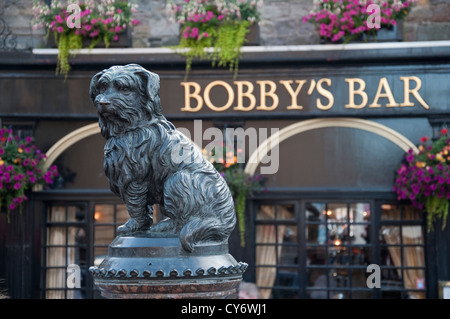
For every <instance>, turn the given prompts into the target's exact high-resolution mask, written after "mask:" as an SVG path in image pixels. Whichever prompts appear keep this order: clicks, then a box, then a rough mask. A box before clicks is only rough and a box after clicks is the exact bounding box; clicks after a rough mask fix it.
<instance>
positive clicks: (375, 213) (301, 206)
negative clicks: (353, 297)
mask: <svg viewBox="0 0 450 319" xmlns="http://www.w3.org/2000/svg"><path fill="white" fill-rule="evenodd" d="M308 202H327V203H339V202H341V203H348V205H350V204H351V203H361V202H364V203H369V204H370V209H371V212H370V213H371V214H370V220H369V223H368V225H369V228H370V230H368V236H369V237H370V241H369V243H368V244H365V245H364V246H366V247H368V248H369V249H370V261H371V263H373V264H377V265H380V266H381V270H382V271H383V266H382V265H381V250H380V249H381V244H380V243H379V240H378V236H379V231H380V228H381V226H383V225H386V221H382V220H381V205H382V204H393V205H394V204H395V205H398V206H401V207H403V205H408V203H400V202H398V201H397V200H396V199H395V197H394V196H393V194H392V193H391V192H342V191H341V192H326V193H325V192H323V191H322V192H317V191H314V192H306V193H299V192H290V193H289V192H286V191H284V192H283V193H280V194H277V193H276V192H270V191H268V192H266V193H265V194H262V195H259V196H258V195H256V196H254V197H252V198H251V199H250V200H249V204H248V211H249V213H250V218H249V219H250V221H251V224H252V225H251V229H250V232H249V235H248V236H249V237H251V239H250V243H251V245H250V252H251V255H252V257H251V258H250V259H249V262H251V263H253V266H251V267H249V271H250V273H249V274H247V276H246V278H247V280H251V281H255V282H256V268H257V267H259V265H257V264H256V243H255V236H256V225H258V224H261V221H260V220H257V218H256V214H257V212H258V206H259V205H283V204H294V205H297V207H298V208H297V212H296V221H298V226H297V227H298V229H297V234H298V240H299V242H298V253H299V264H298V265H297V269H298V274H299V278H298V287H297V289H298V298H302V299H304V298H307V297H308V296H307V289H306V287H307V281H308V276H307V275H306V273H307V270H308V266H307V265H306V249H302V247H303V248H306V242H307V238H306V237H305V236H303V238H302V236H301V235H300V234H304V232H305V227H307V224H306V216H305V211H306V203H308ZM347 207H348V206H347ZM402 209H403V208H402ZM347 221H348V216H347ZM263 223H264V224H270V220H267V221H264V222H263ZM280 223H282V224H286V222H285V221H283V222H280V221H277V222H276V223H275V225H279V224H280ZM396 223H397V224H398V225H399V226H410V225H418V226H421V229H422V234H423V242H422V244H421V245H420V246H421V247H422V249H423V250H424V267H407V266H405V264H404V262H403V259H402V264H401V267H394V268H400V270H401V271H402V273H403V271H404V270H408V269H414V268H421V269H423V270H424V274H425V287H424V289H420V291H421V292H425V296H426V298H427V297H428V295H429V293H430V290H431V289H432V283H430V282H429V280H430V279H429V278H430V270H429V265H428V258H427V257H428V256H427V252H428V247H427V246H428V244H427V233H426V226H425V225H426V223H425V217H424V216H423V214H422V219H421V220H419V219H418V220H414V221H407V220H406V221H405V220H403V221H398V222H396ZM355 224H359V223H355ZM300 225H303V226H302V227H303V230H300V227H299V226H300ZM301 240H302V241H303V243H301V242H300V241H301ZM355 246H358V247H360V246H363V245H360V244H356V245H355ZM414 246H418V245H414ZM404 247H407V246H404ZM402 249H403V248H402ZM326 266H327V267H325V268H328V269H330V268H332V267H333V265H326ZM347 266H352V265H347ZM274 267H276V269H277V272H278V269H280V268H282V267H283V266H280V265H279V264H276V265H275V266H274ZM347 268H348V267H347ZM353 268H354V269H363V270H364V271H365V270H366V266H359V267H357V266H356V267H353ZM353 268H352V269H353ZM302 274H304V275H303V276H302ZM367 275H369V273H367ZM404 286H405V283H404V279H403V278H402V290H401V291H400V292H401V294H402V298H405V297H406V294H407V292H408V291H414V289H405V287H404ZM272 288H275V289H276V288H278V287H277V286H276V282H275V283H274V286H273V287H272ZM328 288H329V287H328ZM346 288H347V289H349V290H352V291H357V290H365V291H370V292H371V298H373V299H378V298H382V296H383V292H384V290H383V287H381V288H380V289H377V288H365V287H364V288H362V289H358V288H356V289H355V288H354V287H352V286H351V285H350V286H349V287H346ZM294 290H295V289H294ZM333 290H341V289H334V288H333Z"/></svg>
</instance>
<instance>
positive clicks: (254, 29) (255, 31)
mask: <svg viewBox="0 0 450 319" xmlns="http://www.w3.org/2000/svg"><path fill="white" fill-rule="evenodd" d="M244 45H245V46H255V45H259V25H258V24H257V23H254V24H252V25H251V26H250V30H249V31H248V33H247V35H246V37H245V43H244Z"/></svg>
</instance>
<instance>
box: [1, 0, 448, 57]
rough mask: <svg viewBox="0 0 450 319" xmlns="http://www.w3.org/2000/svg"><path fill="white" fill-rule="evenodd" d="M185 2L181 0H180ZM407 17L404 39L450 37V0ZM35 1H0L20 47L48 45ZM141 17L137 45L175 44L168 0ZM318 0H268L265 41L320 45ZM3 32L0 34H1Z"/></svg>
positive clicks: (150, 4)
mask: <svg viewBox="0 0 450 319" xmlns="http://www.w3.org/2000/svg"><path fill="white" fill-rule="evenodd" d="M178 1H182V0H178ZM418 1H419V2H418V4H417V5H416V6H415V7H414V8H413V10H412V11H411V13H410V15H409V16H408V17H407V19H406V21H405V25H404V26H405V27H404V30H405V34H404V40H405V41H426V40H450V0H418ZM31 3H32V1H31V0H1V1H0V17H3V19H4V21H5V22H6V24H7V25H8V26H9V28H10V30H11V32H12V33H13V34H14V35H15V36H16V38H17V45H16V48H17V49H20V50H22V49H31V48H33V47H42V46H44V45H45V33H46V32H45V30H33V29H32V28H31V24H30V21H31V18H32V10H31ZM138 4H139V9H138V12H137V13H136V18H138V19H139V20H141V22H142V23H141V24H140V25H139V26H137V27H135V28H134V30H133V47H157V46H169V45H173V44H176V43H177V41H178V32H179V31H178V25H177V24H175V23H173V22H171V21H169V18H168V15H167V12H166V4H167V1H166V0H138ZM312 6H313V0H264V5H263V10H262V18H263V21H262V23H261V25H260V44H261V45H297V44H315V43H318V42H319V37H318V36H317V33H316V32H315V30H314V28H313V26H312V25H311V24H309V23H303V22H302V17H303V16H304V15H306V14H308V13H309V11H310V10H311V9H312ZM0 36H1V35H0Z"/></svg>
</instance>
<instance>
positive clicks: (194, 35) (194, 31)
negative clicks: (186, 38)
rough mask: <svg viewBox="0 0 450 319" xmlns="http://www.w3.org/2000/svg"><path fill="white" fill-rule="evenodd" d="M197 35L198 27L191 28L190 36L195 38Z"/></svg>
mask: <svg viewBox="0 0 450 319" xmlns="http://www.w3.org/2000/svg"><path fill="white" fill-rule="evenodd" d="M197 36H198V28H192V31H191V38H196V37H197Z"/></svg>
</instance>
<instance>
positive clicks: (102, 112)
mask: <svg viewBox="0 0 450 319" xmlns="http://www.w3.org/2000/svg"><path fill="white" fill-rule="evenodd" d="M89 95H90V97H91V99H92V101H93V102H94V105H95V107H96V108H97V111H98V114H99V124H100V128H101V133H102V135H103V137H105V138H106V139H108V138H110V137H112V136H117V135H121V134H123V133H125V132H127V131H128V130H130V129H132V128H134V127H137V126H138V125H139V123H140V122H142V121H151V120H153V119H154V118H155V117H163V115H162V110H161V104H160V99H159V76H158V75H157V74H155V73H152V72H150V71H147V70H146V69H144V68H143V67H141V66H140V65H137V64H128V65H124V66H113V67H111V68H109V69H105V70H103V71H101V72H99V73H97V74H96V75H94V77H93V78H92V80H91V83H90V88H89Z"/></svg>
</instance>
